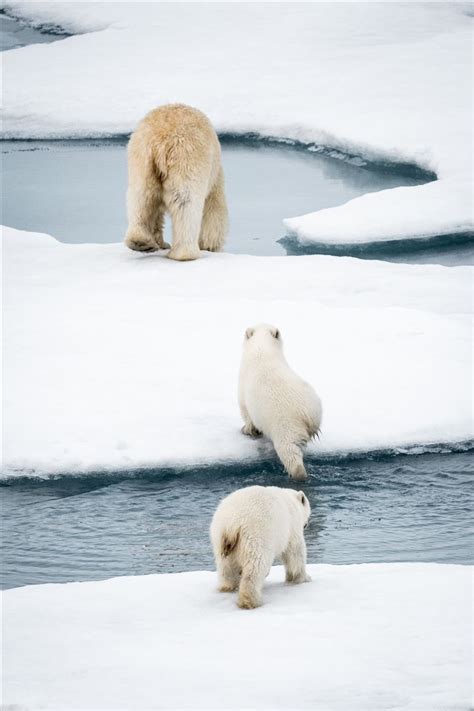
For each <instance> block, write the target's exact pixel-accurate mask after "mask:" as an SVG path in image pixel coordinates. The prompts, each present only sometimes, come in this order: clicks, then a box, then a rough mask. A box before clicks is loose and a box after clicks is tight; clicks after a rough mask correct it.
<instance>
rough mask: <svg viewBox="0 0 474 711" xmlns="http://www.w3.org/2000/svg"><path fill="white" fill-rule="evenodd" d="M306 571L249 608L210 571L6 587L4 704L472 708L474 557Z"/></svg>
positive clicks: (278, 581)
mask: <svg viewBox="0 0 474 711" xmlns="http://www.w3.org/2000/svg"><path fill="white" fill-rule="evenodd" d="M309 572H310V573H311V575H312V578H313V581H312V582H311V583H307V584H304V585H298V586H290V585H285V584H284V582H283V579H284V574H283V569H282V568H278V567H277V568H273V569H272V571H271V573H270V576H269V578H268V580H267V581H266V584H265V587H264V605H263V607H261V608H258V609H256V610H251V611H247V610H240V609H238V608H237V606H236V604H235V595H233V594H222V593H218V592H217V591H216V576H215V573H211V572H194V573H180V574H175V575H149V576H145V577H126V578H114V579H111V580H107V581H102V582H90V583H68V584H63V585H39V586H30V587H26V588H17V589H14V590H8V591H6V592H5V593H4V594H3V606H2V607H3V616H4V631H3V649H4V653H5V658H4V663H3V702H4V704H6V707H5V708H12V709H13V708H15V709H17V708H21V709H25V710H30V709H31V710H32V709H37V708H42V709H59V708H61V709H66V708H71V704H73V705H74V708H78V709H92V708H94V709H99V708H100V709H103V708H110V709H130V710H131V709H133V710H134V711H142V710H144V709H152V708H166V709H175V708H176V709H184V708H193V709H224V708H225V709H244V708H252V709H257V708H265V709H269V708H272V709H296V708H297V709H324V711H332V710H334V711H336V709H337V711H342V710H345V711H358V710H359V711H370V710H372V709H373V710H374V711H381V710H382V709H387V710H388V709H390V711H395V710H396V709H400V710H401V709H403V711H405V710H406V709H412V710H413V711H415V710H416V711H421V710H426V711H428V709H429V711H436V710H437V709H439V711H446V710H447V709H453V710H454V709H461V708H468V706H469V703H470V701H471V698H470V697H471V682H472V676H471V663H472V646H471V638H470V629H469V625H468V624H467V623H466V621H467V620H468V619H469V617H470V611H471V588H472V585H471V583H472V580H471V576H472V569H471V568H470V567H469V566H462V565H437V564H409V563H393V564H377V565H373V564H368V565H349V566H347V565H341V566H335V565H311V566H309ZM10 705H11V706H10Z"/></svg>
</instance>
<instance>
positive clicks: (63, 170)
mask: <svg viewBox="0 0 474 711" xmlns="http://www.w3.org/2000/svg"><path fill="white" fill-rule="evenodd" d="M222 151H223V165H224V170H225V176H226V194H227V200H228V203H229V212H230V233H229V236H228V239H227V242H226V245H225V250H226V251H229V252H234V253H244V254H258V255H272V254H281V255H284V254H285V253H287V254H305V253H332V254H334V253H335V254H353V252H354V248H351V247H350V246H349V247H343V248H338V247H336V248H327V247H325V246H324V245H315V246H314V247H311V248H310V249H308V248H304V249H300V248H299V247H298V245H297V244H295V242H294V240H291V239H289V238H288V237H287V236H285V229H284V226H283V223H282V221H283V219H284V218H285V217H292V216H295V215H301V214H304V213H307V212H312V211H314V210H319V209H323V208H327V207H333V206H335V205H341V204H342V203H345V202H347V201H348V200H351V199H352V198H355V197H357V196H359V195H362V194H364V193H367V192H374V191H377V190H384V189H388V188H393V187H397V186H399V185H419V184H422V183H424V182H426V181H427V180H428V179H431V177H430V176H429V175H428V174H423V173H421V172H420V171H419V170H418V169H416V168H415V167H414V166H402V168H403V169H402V168H400V167H399V168H395V167H394V166H393V165H392V166H387V165H367V164H363V165H358V164H357V163H360V162H362V163H363V161H360V160H358V159H349V161H347V160H341V159H340V158H339V159H338V158H334V157H332V155H329V154H326V153H324V152H321V153H315V152H312V151H310V150H306V149H304V148H302V147H294V146H288V145H285V144H278V143H268V142H264V141H259V140H249V139H248V138H247V139H240V140H238V139H235V138H233V137H222ZM351 160H352V162H351ZM2 166H3V167H2V180H3V218H2V219H3V223H4V224H7V225H9V226H12V227H17V228H19V229H25V230H31V231H36V232H46V233H48V234H52V235H53V236H54V237H56V238H57V239H59V240H60V241H63V242H71V243H80V242H95V243H103V242H119V241H121V240H122V239H123V236H124V234H125V230H126V213H125V192H126V184H127V160H126V139H125V138H122V139H114V140H109V141H90V140H87V141H3V142H2ZM166 232H167V237H168V241H171V235H170V225H169V222H167V225H166ZM355 249H356V253H355V256H360V257H363V258H376V259H386V260H390V261H400V262H411V263H413V262H421V263H439V264H446V265H456V264H466V263H471V262H472V261H473V257H474V243H473V240H472V235H470V236H463V237H461V238H459V237H454V238H453V237H452V236H451V237H449V236H445V237H444V238H442V241H441V243H438V242H436V240H435V241H433V242H432V243H431V242H428V243H426V242H423V243H421V244H417V243H411V244H410V242H409V241H407V240H405V241H402V242H399V243H397V242H394V243H390V244H389V245H388V246H387V245H383V246H382V247H381V248H380V249H373V248H372V251H371V248H369V249H367V248H362V249H361V248H355Z"/></svg>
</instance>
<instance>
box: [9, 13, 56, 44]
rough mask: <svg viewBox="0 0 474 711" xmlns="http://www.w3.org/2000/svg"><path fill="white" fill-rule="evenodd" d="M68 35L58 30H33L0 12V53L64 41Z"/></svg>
mask: <svg viewBox="0 0 474 711" xmlns="http://www.w3.org/2000/svg"><path fill="white" fill-rule="evenodd" d="M68 36H69V35H67V34H65V33H64V32H63V31H62V30H59V29H58V28H49V31H46V30H45V29H35V28H34V27H31V26H30V25H28V24H26V23H24V22H21V21H20V20H18V19H16V18H14V17H9V16H7V15H5V13H3V12H0V51H1V52H4V51H5V50H7V49H17V48H18V47H25V46H26V45H29V44H45V43H49V42H56V41H58V40H61V39H64V38H65V37H68Z"/></svg>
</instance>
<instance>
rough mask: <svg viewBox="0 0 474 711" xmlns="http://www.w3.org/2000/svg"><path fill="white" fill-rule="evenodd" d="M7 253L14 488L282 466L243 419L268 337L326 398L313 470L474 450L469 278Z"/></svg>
mask: <svg viewBox="0 0 474 711" xmlns="http://www.w3.org/2000/svg"><path fill="white" fill-rule="evenodd" d="M3 243H4V246H3V261H4V305H3V317H4V341H5V344H4V450H3V456H4V460H3V472H4V475H5V474H6V475H14V474H21V473H25V472H31V473H35V474H42V473H50V472H68V473H74V472H81V471H90V470H96V471H97V470H106V469H107V470H111V469H119V468H130V469H136V468H137V467H154V466H164V465H183V464H186V465H194V464H196V463H208V462H212V463H215V462H218V461H234V462H235V461H242V460H249V459H251V458H257V457H268V456H274V455H273V449H272V447H271V445H270V444H269V443H268V442H265V441H262V440H259V441H253V440H250V439H249V438H247V437H245V436H243V435H242V434H241V433H240V427H241V424H242V423H241V419H240V414H239V411H238V405H237V377H238V369H239V362H240V355H241V345H242V339H243V334H244V331H245V329H246V328H247V327H248V326H249V325H252V324H255V323H258V322H261V321H266V322H270V323H275V324H276V325H277V326H278V327H279V328H280V330H281V332H282V335H283V340H284V343H285V352H286V355H287V358H288V361H289V362H290V364H291V366H292V367H293V368H294V369H295V370H296V371H297V372H298V373H300V374H301V375H302V376H303V377H304V378H305V379H307V380H308V381H309V382H311V383H312V384H313V386H314V387H315V388H316V390H317V392H318V393H319V394H320V396H321V398H322V401H323V410H324V415H323V424H322V435H321V441H320V442H316V444H314V445H311V447H310V451H312V453H313V454H319V453H339V452H354V451H367V450H372V449H379V448H403V447H406V446H409V445H416V444H421V445H423V444H431V443H447V444H448V445H450V446H451V445H453V444H454V443H457V442H461V441H464V440H467V439H469V438H470V437H471V436H472V423H471V402H472V401H471V397H470V388H469V383H470V378H471V375H472V370H471V366H472V362H471V356H472V341H471V331H470V327H471V316H470V309H471V286H472V274H473V270H472V268H471V267H452V268H447V267H441V266H434V265H429V266H414V265H401V264H391V263H385V262H378V261H362V260H357V259H350V258H339V257H328V256H309V257H247V256H244V255H231V254H213V255H211V254H209V253H203V257H202V258H201V259H200V260H197V261H196V262H189V263H177V262H173V261H171V260H168V259H165V258H164V254H165V253H163V252H161V253H155V254H153V255H140V254H137V253H133V252H130V251H129V250H127V249H126V247H125V246H124V245H123V244H112V245H93V244H82V245H66V244H62V243H60V242H57V241H56V240H55V239H53V238H52V237H49V236H47V235H40V234H33V233H27V232H20V231H17V230H13V229H11V228H4V240H3ZM283 476H284V474H283V472H282V477H283Z"/></svg>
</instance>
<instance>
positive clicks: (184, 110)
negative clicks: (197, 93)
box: [125, 104, 228, 261]
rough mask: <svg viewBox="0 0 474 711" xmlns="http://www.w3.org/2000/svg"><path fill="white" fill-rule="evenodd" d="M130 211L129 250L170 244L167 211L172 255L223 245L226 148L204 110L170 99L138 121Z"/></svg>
mask: <svg viewBox="0 0 474 711" xmlns="http://www.w3.org/2000/svg"><path fill="white" fill-rule="evenodd" d="M127 211H128V230H127V234H126V236H125V244H126V245H127V247H130V249H134V250H137V251H139V252H153V251H155V250H157V249H167V248H168V247H169V245H168V244H166V242H165V241H164V240H163V227H164V216H165V213H166V212H167V213H169V214H170V215H171V221H172V226H173V246H172V248H171V250H170V252H169V254H168V256H169V257H171V259H177V260H181V261H185V260H190V259H197V258H198V257H199V254H200V252H199V250H200V249H206V250H209V251H210V252H217V251H219V250H221V249H222V246H223V244H224V240H225V237H226V234H227V226H228V217H227V204H226V200H225V194H224V173H223V170H222V166H221V148H220V144H219V139H218V138H217V135H216V132H215V131H214V129H213V127H212V125H211V123H210V121H209V119H208V118H207V117H206V116H205V115H204V114H203V113H202V112H201V111H198V110H197V109H193V108H191V107H190V106H184V105H183V104H170V105H167V106H161V107H159V108H158V109H155V110H154V111H151V112H150V113H149V114H147V116H145V118H144V119H143V120H142V121H141V122H140V123H139V125H138V127H137V128H136V130H135V131H134V133H133V134H132V136H131V138H130V141H129V144H128V191H127Z"/></svg>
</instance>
